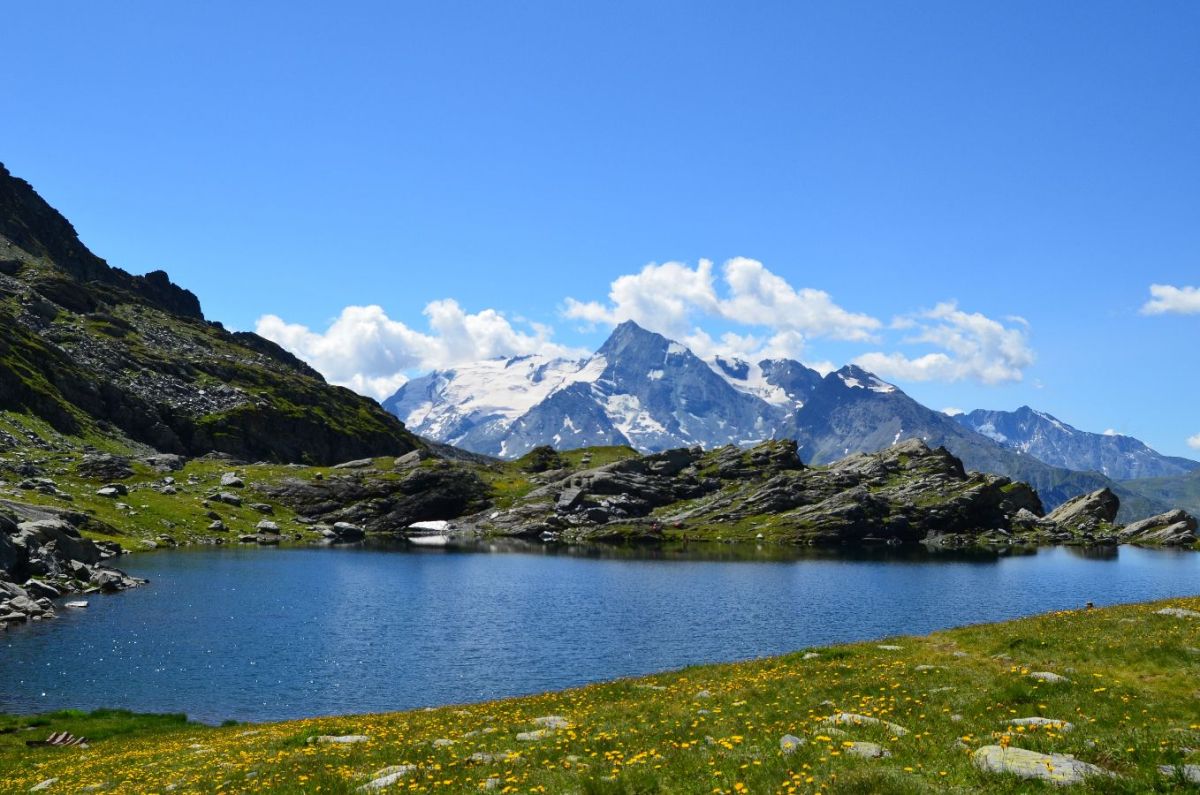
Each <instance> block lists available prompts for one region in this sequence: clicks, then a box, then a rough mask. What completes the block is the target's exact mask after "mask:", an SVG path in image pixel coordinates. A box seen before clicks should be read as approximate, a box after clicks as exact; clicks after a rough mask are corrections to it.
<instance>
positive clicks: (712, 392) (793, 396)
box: [384, 321, 821, 458]
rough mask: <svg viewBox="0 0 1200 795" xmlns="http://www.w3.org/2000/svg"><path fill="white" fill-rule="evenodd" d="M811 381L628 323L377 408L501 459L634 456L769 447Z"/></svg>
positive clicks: (497, 362)
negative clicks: (597, 338) (626, 449)
mask: <svg viewBox="0 0 1200 795" xmlns="http://www.w3.org/2000/svg"><path fill="white" fill-rule="evenodd" d="M820 378H821V377H820V375H819V374H818V373H817V372H816V371H814V370H810V369H809V368H807V367H805V366H804V365H802V364H800V363H799V362H792V361H788V360H765V361H762V362H758V363H754V364H751V363H748V362H742V361H740V360H729V359H717V360H714V361H713V362H711V363H710V362H705V361H704V360H702V359H700V358H699V357H698V356H696V355H695V354H694V353H692V352H691V351H690V350H688V349H687V348H686V347H684V346H683V345H680V344H679V343H678V342H674V341H672V340H669V339H667V338H666V337H663V336H662V335H661V334H655V333H653V332H650V331H647V330H645V329H643V328H641V327H640V326H638V325H637V324H636V323H633V322H631V321H630V322H626V323H622V324H621V325H620V326H617V328H616V329H614V330H613V333H612V335H611V336H610V337H609V338H608V340H607V341H606V342H605V343H604V345H603V346H601V347H600V350H598V351H597V352H596V354H595V355H594V356H591V357H589V358H586V359H582V360H578V361H575V360H566V359H550V358H546V357H540V356H522V357H515V358H511V359H491V360H488V361H484V362H476V363H473V364H469V365H465V366H462V367H457V368H454V369H453V370H441V371H436V372H433V373H430V374H429V375H427V376H423V377H421V378H416V379H413V380H412V381H410V382H408V383H407V384H405V385H404V386H403V387H401V388H400V390H399V391H398V392H396V394H395V395H393V396H392V397H391V398H389V399H388V400H386V401H385V402H384V407H385V408H386V409H388V410H389V411H391V412H392V413H394V414H396V415H397V416H398V417H400V419H402V420H404V422H405V424H406V425H407V426H408V427H409V429H411V430H413V431H415V432H417V433H419V434H421V435H422V436H426V437H428V438H431V439H435V440H437V441H440V442H446V443H449V444H454V445H457V446H460V447H464V448H466V449H468V450H473V451H475V452H481V453H488V454H491V455H499V456H502V457H506V458H512V457H517V456H520V455H522V454H524V453H526V452H528V451H529V450H531V449H532V448H534V447H536V446H538V445H542V444H550V445H554V446H556V447H581V446H585V445H595V444H628V445H631V446H633V447H636V448H638V449H639V450H645V451H656V450H665V449H668V448H672V447H685V446H692V445H701V446H704V447H715V446H719V445H723V444H752V443H754V442H757V441H762V440H763V439H769V438H772V437H773V436H774V434H775V430H776V428H777V427H778V426H779V424H780V422H782V420H783V419H784V418H785V417H786V416H787V414H788V413H789V412H791V411H794V410H795V409H796V408H798V407H799V406H801V405H803V402H804V400H805V399H806V397H807V395H808V393H809V392H811V390H812V388H813V387H814V386H815V384H816V383H818V382H819V381H820Z"/></svg>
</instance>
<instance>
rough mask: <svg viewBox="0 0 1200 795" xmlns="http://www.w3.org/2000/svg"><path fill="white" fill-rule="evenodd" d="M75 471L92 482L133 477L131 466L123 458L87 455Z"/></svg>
mask: <svg viewBox="0 0 1200 795" xmlns="http://www.w3.org/2000/svg"><path fill="white" fill-rule="evenodd" d="M75 471H76V472H78V473H79V474H80V475H82V476H83V477H85V478H91V479H93V480H124V479H125V478H127V477H131V476H132V475H133V466H132V465H131V464H130V461H129V459H128V458H125V457H123V456H118V455H111V454H109V453H89V454H87V455H85V456H84V457H83V460H82V461H80V462H79V464H78V465H77V466H76V467H75Z"/></svg>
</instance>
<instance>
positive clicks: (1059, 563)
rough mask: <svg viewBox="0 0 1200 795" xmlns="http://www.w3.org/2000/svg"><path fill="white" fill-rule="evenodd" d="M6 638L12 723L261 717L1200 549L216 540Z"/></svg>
mask: <svg viewBox="0 0 1200 795" xmlns="http://www.w3.org/2000/svg"><path fill="white" fill-rule="evenodd" d="M117 565H120V566H123V567H124V569H125V570H127V571H128V572H129V573H131V574H134V575H137V576H140V577H146V578H148V579H149V580H150V584H149V585H147V586H145V587H142V588H137V589H134V590H131V591H127V592H124V593H121V594H116V595H112V596H100V595H95V596H92V597H90V598H89V599H88V602H89V606H88V607H87V608H86V609H71V608H60V610H59V617H58V618H56V619H53V620H49V621H42V622H36V623H31V624H28V625H26V626H20V627H15V628H13V629H11V630H9V631H8V632H6V633H4V634H3V635H2V636H0V649H2V651H0V681H3V682H4V683H5V686H4V688H3V689H2V690H0V712H10V713H32V712H44V711H49V710H56V709H64V708H73V709H92V708H99V707H105V706H120V707H123V708H127V709H132V710H135V711H138V712H186V713H187V714H188V715H189V716H190V717H191V718H193V719H196V720H201V721H205V722H212V723H217V722H221V721H224V720H238V721H266V720H278V719H288V718H298V717H304V716H314V715H329V714H350V713H366V712H380V711H390V710H404V709H411V708H420V707H425V706H433V705H440V704H448V703H463V702H473V701H481V700H487V699H494V698H502V697H506V696H515V695H522V694H528V693H535V692H541V691H545V690H553V689H559V688H566V687H571V686H575V685H580V684H584V683H588V682H594V681H599V680H607V679H614V678H619V677H626V676H634V675H640V674H649V673H653V672H657V671H663V670H669V669H676V668H681V667H684V666H688V665H693V664H699V663H709V662H717V661H732V660H741V659H748V658H754V657H761V656H767V655H773V654H780V653H784V652H789V651H795V650H798V649H804V648H807V647H812V646H821V645H825V644H831V643H838V642H847V641H855V640H865V639H872V638H884V637H887V636H891V635H898V634H915V633H927V632H931V631H934V630H937V629H943V628H949V627H953V626H958V625H963V624H971V623H980V622H991V621H1000V620H1004V619H1009V618H1014V617H1018V616H1024V615H1030V614H1034V613H1040V612H1046V611H1051V610H1059V609H1067V608H1077V607H1081V606H1083V605H1084V604H1085V603H1087V602H1089V601H1090V602H1094V603H1095V604H1096V605H1097V606H1099V605H1104V604H1116V603H1122V602H1132V601H1142V600H1151V599H1160V598H1166V597H1171V596H1179V595H1188V594H1192V593H1194V592H1195V590H1196V586H1197V584H1198V583H1200V555H1197V554H1196V553H1194V552H1190V553H1189V552H1170V551H1159V550H1148V549H1139V548H1135V547H1119V548H1117V547H1107V548H1103V549H1085V548H1075V547H1052V548H1042V549H1039V550H1037V551H1036V552H1031V553H1029V554H1013V553H1006V554H992V553H988V552H969V553H967V552H938V553H934V552H926V551H924V550H910V549H890V548H879V549H871V550H866V551H861V552H857V553H853V554H849V553H846V552H843V551H839V552H836V553H835V552H829V551H821V550H813V549H808V548H804V549H792V548H781V547H775V546H764V547H755V546H749V547H741V546H723V545H701V546H699V547H696V546H693V547H691V548H687V549H673V550H672V549H653V548H633V549H627V548H605V547H570V546H556V545H542V544H522V543H514V542H507V543H499V542H498V543H492V544H489V543H476V544H472V545H467V546H462V547H454V546H451V547H446V548H438V549H429V548H417V547H412V546H407V545H404V544H396V545H378V544H368V545H355V546H346V547H332V548H286V547H285V548H276V549H263V548H257V547H256V548H236V547H235V548H230V547H218V548H204V549H180V550H174V551H162V552H154V553H143V554H137V555H132V556H128V557H126V558H123V559H121V560H118V561H117Z"/></svg>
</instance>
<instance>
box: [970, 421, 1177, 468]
mask: <svg viewBox="0 0 1200 795" xmlns="http://www.w3.org/2000/svg"><path fill="white" fill-rule="evenodd" d="M955 420H957V421H958V423H959V424H961V425H963V426H965V427H967V428H970V429H971V430H973V431H975V432H977V433H980V434H983V435H984V436H987V437H988V438H989V439H992V440H993V441H995V442H996V443H998V444H1000V445H1002V446H1004V447H1007V448H1010V449H1012V450H1017V451H1019V452H1022V453H1028V454H1029V455H1031V456H1033V457H1035V458H1037V459H1038V460H1039V461H1042V462H1044V463H1047V464H1050V465H1051V466H1056V467H1062V468H1064V469H1073V470H1076V471H1080V472H1086V471H1092V472H1099V473H1101V474H1102V475H1105V476H1107V477H1110V478H1112V479H1113V480H1131V479H1134V478H1160V477H1174V476H1177V475H1186V474H1188V473H1189V472H1194V471H1196V470H1197V469H1200V462H1197V461H1192V460H1190V459H1187V458H1178V457H1175V456H1166V455H1163V454H1161V453H1159V452H1156V451H1155V450H1152V449H1151V448H1150V447H1148V446H1146V445H1145V444H1144V443H1142V442H1141V441H1139V440H1137V439H1134V438H1133V437H1132V436H1124V435H1122V434H1119V433H1089V432H1087V431H1081V430H1079V429H1078V428H1074V427H1072V426H1070V425H1068V424H1067V423H1065V422H1063V421H1062V420H1059V419H1058V418H1057V417H1052V416H1050V415H1049V414H1047V413H1046V412H1044V411H1037V410H1035V409H1031V408H1030V407H1029V406H1021V407H1020V408H1019V409H1017V410H1016V411H985V410H983V409H979V410H977V411H972V412H970V413H969V414H960V415H958V416H957V417H955Z"/></svg>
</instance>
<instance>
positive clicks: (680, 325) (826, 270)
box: [0, 0, 1200, 455]
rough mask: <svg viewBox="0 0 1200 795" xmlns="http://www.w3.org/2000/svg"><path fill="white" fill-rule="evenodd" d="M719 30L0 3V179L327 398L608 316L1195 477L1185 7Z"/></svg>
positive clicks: (708, 8) (473, 11)
mask: <svg viewBox="0 0 1200 795" xmlns="http://www.w3.org/2000/svg"><path fill="white" fill-rule="evenodd" d="M747 5H749V4H741V3H723V4H714V3H701V2H680V3H667V2H651V3H595V4H583V3H544V4H543V3H519V4H518V3H484V2H478V3H455V2H446V3H422V4H419V5H418V4H402V3H390V2H388V3H383V2H380V3H372V2H346V3H338V4H336V5H335V4H316V3H303V2H287V3H283V2H279V3H271V2H259V3H253V4H247V3H232V2H209V3H204V4H182V3H151V2H115V3H106V4H84V3H75V2H54V0H43V2H38V3H25V4H10V5H9V6H8V7H6V9H5V30H6V34H7V35H6V36H5V41H6V54H5V68H4V70H3V71H2V73H0V87H2V88H3V98H4V102H5V123H4V125H3V127H2V128H0V160H3V162H4V163H5V164H6V165H7V166H8V167H9V169H10V170H11V171H13V173H15V174H17V175H18V176H22V177H24V178H26V179H28V180H30V181H31V182H32V183H33V184H34V185H35V187H37V188H38V190H39V191H41V192H42V194H43V195H44V196H46V197H47V198H48V199H49V200H50V201H51V203H53V204H54V205H56V206H57V207H58V208H59V209H61V210H62V211H63V212H64V213H65V214H66V215H67V216H68V217H69V218H70V219H71V220H72V221H73V222H74V223H75V225H76V227H77V228H78V229H79V231H80V233H81V235H82V236H83V238H84V240H85V242H86V243H88V244H89V245H90V246H91V247H92V248H93V249H94V250H95V251H97V253H99V254H100V255H101V256H104V257H106V258H107V259H108V260H109V261H110V262H111V263H113V264H116V265H120V266H122V267H125V268H127V269H129V270H132V271H135V272H143V271H146V270H150V269H154V268H164V269H166V270H167V271H169V272H170V273H171V275H172V277H173V278H174V279H175V280H176V281H178V282H180V283H182V284H184V285H185V286H187V287H189V288H190V289H192V290H193V291H195V292H196V293H197V294H198V295H199V296H200V298H201V300H202V302H203V304H204V307H205V311H206V313H207V314H208V315H209V317H211V318H214V319H219V320H222V321H223V322H225V323H226V324H227V325H229V326H231V327H236V328H243V329H253V328H255V327H256V326H259V324H260V323H261V318H262V317H263V316H264V315H271V316H274V318H275V320H272V319H270V318H269V319H268V321H269V322H268V323H267V325H266V326H262V328H264V330H265V331H272V333H273V334H275V335H276V336H277V337H278V338H280V339H283V340H285V341H287V342H288V343H289V344H290V345H292V346H293V347H295V348H296V349H297V350H300V351H301V352H302V353H305V354H306V355H308V356H309V358H311V359H314V361H316V362H317V363H318V365H319V366H321V367H322V368H323V369H324V370H326V372H327V374H328V375H330V377H331V378H334V379H336V380H340V381H345V382H353V383H356V384H358V385H359V386H360V388H363V389H374V391H376V392H379V391H380V390H381V389H383V387H384V386H385V385H390V384H392V383H396V380H395V378H394V376H395V375H396V373H397V372H398V371H405V372H415V371H418V370H420V369H421V368H422V367H427V366H435V365H444V364H452V363H453V361H454V360H455V359H456V358H459V359H461V358H462V357H469V356H472V355H482V354H484V353H505V352H513V351H523V350H544V351H550V352H555V351H570V350H574V349H580V348H591V347H595V346H596V345H597V344H598V343H599V342H600V341H602V340H603V338H604V336H605V334H606V333H607V328H608V324H609V323H611V322H612V321H614V320H617V319H620V318H621V317H626V316H628V317H635V319H639V320H642V321H643V322H647V323H648V324H650V325H655V324H658V325H659V326H660V330H664V331H668V332H671V333H674V334H676V335H677V336H688V337H689V338H692V339H707V340H708V343H707V344H708V346H709V348H710V350H711V351H717V350H727V351H729V350H733V349H734V348H738V349H741V350H746V351H759V350H783V349H786V351H787V352H790V353H792V354H794V355H799V356H800V357H801V358H803V359H805V360H807V361H810V362H826V363H833V364H838V365H840V364H842V363H844V362H846V361H850V360H854V359H860V360H862V361H864V362H871V363H874V364H877V365H880V367H881V369H888V368H890V370H889V371H888V372H886V373H884V375H885V376H887V377H889V378H890V380H893V381H895V382H896V383H898V384H900V385H901V386H902V387H904V388H905V389H906V390H907V391H908V392H910V393H911V394H912V395H914V396H915V397H917V398H918V399H920V400H922V401H923V402H925V403H927V404H929V405H931V406H934V407H937V408H942V407H947V406H956V407H961V408H966V409H970V408H975V407H987V408H1015V407H1016V406H1018V405H1020V404H1022V403H1028V404H1031V405H1033V406H1035V407H1038V408H1042V409H1045V410H1047V411H1050V412H1052V413H1054V414H1056V415H1058V416H1060V417H1061V418H1063V419H1065V420H1067V421H1069V422H1071V423H1073V424H1076V425H1078V426H1080V427H1084V428H1087V429H1090V430H1097V431H1099V430H1104V429H1108V428H1112V429H1115V430H1117V431H1119V432H1123V433H1128V434H1131V435H1136V436H1138V437H1140V438H1143V439H1144V440H1146V441H1147V442H1149V443H1150V444H1152V445H1153V446H1155V447H1157V448H1158V449H1160V450H1162V451H1164V452H1169V453H1174V454H1192V455H1200V452H1197V451H1196V450H1192V449H1189V447H1188V445H1187V439H1188V438H1189V437H1191V436H1193V435H1196V434H1200V413H1198V412H1197V411H1196V410H1195V404H1196V391H1197V387H1198V386H1200V371H1198V368H1197V364H1198V361H1197V360H1198V354H1197V346H1196V341H1197V339H1198V332H1200V296H1197V295H1195V294H1190V293H1187V292H1186V291H1182V289H1183V288H1186V287H1189V286H1192V287H1194V286H1196V285H1197V284H1200V146H1197V145H1196V141H1197V133H1198V130H1200V47H1197V46H1196V42H1197V41H1200V5H1197V4H1195V3H1186V2H1180V3H1170V2H1159V3H1153V4H1144V3H1134V2H1127V3H1103V2H1078V3H1053V4H1047V3H1035V2H1029V3H1020V2H1005V3H991V4H985V3H959V2H946V3H938V2H922V3H871V4H855V3H841V2H839V3H827V4H801V3H790V2H788V3H758V4H753V7H751V8H747ZM735 258H748V259H749V260H753V261H755V262H757V263H761V265H760V266H755V265H753V264H746V260H738V259H735ZM702 260H708V261H711V262H712V263H713V264H712V267H711V271H706V270H705V266H703V265H702V264H701V261H702ZM730 261H733V265H731V266H729V267H731V268H732V272H733V273H734V274H735V275H736V276H738V277H739V278H741V280H742V281H741V282H739V284H740V287H735V286H734V285H733V284H732V283H729V282H727V281H726V278H725V274H726V270H725V269H726V263H728V262H730ZM667 262H677V263H682V264H681V265H678V266H670V267H668V268H666V269H663V268H657V269H651V270H650V271H648V272H645V273H643V268H644V267H645V266H647V265H648V264H650V263H658V264H662V263H667ZM638 274H641V275H640V276H639V275H638ZM706 274H708V279H709V281H708V287H706V286H705V278H706ZM621 277H627V278H626V279H625V280H624V281H622V282H620V283H619V285H620V288H619V289H614V288H613V287H612V285H613V283H614V281H616V280H618V279H620V278H621ZM775 277H778V279H781V280H782V282H779V281H776V280H775ZM780 284H783V285H784V287H783V288H781V289H782V291H783V293H785V294H786V293H787V291H788V290H790V291H792V293H791V298H789V299H788V300H786V301H782V302H780V301H774V303H771V301H772V300H774V299H773V298H772V295H775V296H776V297H777V296H778V294H779V292H780V291H779V290H774V292H773V293H772V290H773V288H772V287H771V285H775V286H776V287H778V286H779V285H780ZM1152 284H1159V285H1169V286H1173V287H1175V288H1179V289H1180V290H1181V291H1180V292H1175V293H1166V294H1165V295H1166V299H1167V300H1166V301H1165V303H1163V304H1162V305H1161V306H1162V307H1163V308H1164V309H1167V310H1169V311H1164V312H1161V313H1159V314H1145V313H1143V312H1141V311H1140V310H1141V308H1142V307H1143V305H1144V304H1145V303H1146V302H1147V301H1148V300H1149V299H1150V297H1151V296H1150V286H1151V285H1152ZM610 290H611V291H612V292H613V296H612V297H610V295H609V293H610ZM689 290H691V292H688V291H689ZM706 290H707V292H706ZM764 290H766V291H767V292H768V293H772V295H766V294H764V293H763V291H764ZM806 290H807V291H819V292H815V293H814V292H805V291H806ZM821 294H825V295H826V296H827V297H826V298H822V295H821ZM785 297H786V295H785ZM569 298H570V299H575V300H576V301H577V302H579V303H578V304H574V305H573V306H575V307H576V309H575V310H570V309H569V307H570V306H572V304H568V300H567V299H569ZM448 301H452V302H454V303H448ZM431 302H440V303H434V304H433V306H432V308H429V305H430V304H431ZM947 302H953V307H951V306H950V305H949V304H948V303H947ZM368 306H377V307H379V309H378V310H371V311H367V310H361V309H360V310H347V307H351V308H353V307H368ZM939 306H940V307H941V308H940V309H938V308H937V307H939ZM580 307H584V308H582V309H581V308H580ZM830 307H832V308H830ZM489 310H490V311H489ZM835 310H836V311H835ZM347 312H348V314H347ZM839 312H840V313H842V314H838V313H839ZM569 315H571V316H569ZM339 317H340V318H342V322H341V323H340V324H339V325H337V326H334V327H333V328H332V329H331V323H333V321H334V320H335V319H336V318H339ZM862 317H865V318H868V319H870V320H871V321H874V325H871V324H870V323H866V324H865V325H864V323H863V322H860V321H856V320H854V319H853V318H862ZM847 318H851V319H850V320H847ZM1017 318H1020V319H1017ZM897 319H899V322H896V320H897ZM431 322H433V323H434V324H435V326H436V327H434V328H431V326H430V323H431ZM272 324H274V325H272ZM535 324H536V325H535ZM681 332H682V333H681ZM859 332H861V333H859ZM726 333H735V334H738V335H742V339H740V340H737V341H732V342H731V341H730V340H729V339H724V340H723V339H722V335H723V334H726ZM698 335H699V336H698ZM746 335H751V336H753V337H754V340H752V341H751V340H746V339H744V337H745V336H746ZM779 335H784V336H779ZM735 343H736V344H735ZM739 346H740V347H739ZM700 347H703V345H701V346H700ZM930 356H932V357H934V358H924V359H923V358H922V357H930ZM400 377H401V378H402V377H403V376H400ZM389 378H391V379H392V380H390V381H389V380H388V379H389ZM1198 444H1200V441H1198Z"/></svg>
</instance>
